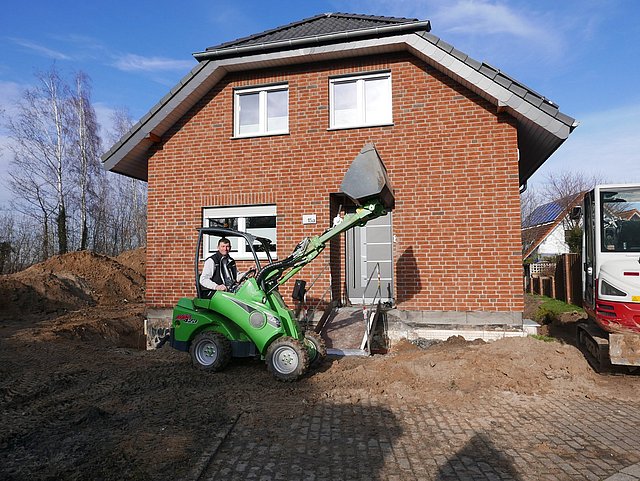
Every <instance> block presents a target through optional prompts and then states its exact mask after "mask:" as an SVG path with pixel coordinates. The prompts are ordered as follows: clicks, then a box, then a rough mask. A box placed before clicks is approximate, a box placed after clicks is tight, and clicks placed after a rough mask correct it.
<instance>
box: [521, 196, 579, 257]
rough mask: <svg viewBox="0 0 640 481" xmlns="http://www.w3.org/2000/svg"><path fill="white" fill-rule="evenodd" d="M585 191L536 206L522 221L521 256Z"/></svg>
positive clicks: (539, 241)
mask: <svg viewBox="0 0 640 481" xmlns="http://www.w3.org/2000/svg"><path fill="white" fill-rule="evenodd" d="M585 193H586V192H580V193H578V194H572V195H568V196H566V197H563V198H561V199H558V200H555V201H553V202H549V203H548V204H543V205H540V206H538V207H536V208H535V209H534V210H533V212H532V213H531V214H530V215H529V216H527V218H526V219H524V220H523V222H522V258H523V259H526V258H527V257H529V256H530V255H531V254H533V252H534V251H535V250H536V249H537V248H538V247H539V246H540V244H542V243H543V242H544V240H545V239H546V238H547V237H548V236H549V235H550V234H551V233H552V232H553V230H554V229H555V228H556V227H557V226H558V224H560V223H561V222H562V221H563V220H564V219H565V218H566V217H567V216H568V215H569V213H570V212H571V209H573V208H574V207H575V206H577V205H580V203H581V202H582V199H583V198H584V195H585Z"/></svg>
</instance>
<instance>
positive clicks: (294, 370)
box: [266, 336, 309, 382]
mask: <svg viewBox="0 0 640 481" xmlns="http://www.w3.org/2000/svg"><path fill="white" fill-rule="evenodd" d="M266 363H267V369H268V370H269V372H270V373H271V374H272V375H273V377H275V378H276V379H277V380H278V381H285V382H291V381H295V380H297V379H299V378H300V377H301V376H303V375H304V374H305V373H306V372H307V370H308V369H309V353H308V352H307V348H306V347H305V346H304V344H303V343H302V342H300V341H298V340H297V339H293V338H292V337H288V336H284V337H281V338H279V339H276V340H275V341H273V342H272V343H271V345H270V346H269V348H268V349H267V358H266Z"/></svg>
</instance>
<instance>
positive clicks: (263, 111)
mask: <svg viewBox="0 0 640 481" xmlns="http://www.w3.org/2000/svg"><path fill="white" fill-rule="evenodd" d="M274 91H286V92H287V125H286V127H285V128H284V129H279V130H271V131H270V130H268V122H267V120H268V117H267V114H268V112H267V92H274ZM256 93H257V94H258V96H259V97H258V98H259V102H258V132H251V133H245V134H241V133H240V97H241V96H242V95H246V94H256ZM288 133H289V84H286V83H285V84H278V85H264V86H260V87H246V88H245V87H242V88H236V89H234V90H233V136H234V138H245V137H264V136H268V135H283V134H288Z"/></svg>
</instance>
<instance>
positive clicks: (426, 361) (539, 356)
mask: <svg viewBox="0 0 640 481" xmlns="http://www.w3.org/2000/svg"><path fill="white" fill-rule="evenodd" d="M325 374H326V375H327V376H329V377H330V378H331V384H332V390H333V391H334V392H338V391H343V392H349V393H350V394H351V395H353V393H354V392H355V393H357V395H358V396H361V397H367V396H371V395H385V396H392V397H397V398H401V399H406V400H408V401H410V402H417V401H419V400H432V401H439V402H446V403H447V404H451V403H455V402H456V401H459V402H467V401H469V399H470V398H484V397H490V396H495V395H496V394H499V393H501V392H510V393H514V394H518V395H540V394H547V393H554V394H558V393H562V394H577V395H580V396H583V395H584V396H597V395H598V394H603V393H604V394H607V393H608V394H613V393H615V394H616V395H617V396H618V397H620V396H622V398H624V396H628V399H633V398H634V397H635V395H636V394H634V393H633V392H632V391H629V392H628V393H625V392H624V391H622V392H620V391H618V390H617V389H618V388H619V386H618V387H616V388H615V389H616V390H615V391H612V392H609V391H608V390H607V386H606V382H605V383H604V385H603V383H602V381H603V378H602V377H600V376H598V375H597V374H596V373H594V371H593V369H592V368H591V367H590V366H589V364H588V363H587V361H586V360H585V358H584V355H583V354H582V353H581V352H580V351H579V350H578V349H577V348H576V347H575V346H572V345H569V344H565V343H562V342H558V341H556V342H544V341H540V340H537V339H534V338H531V337H524V338H523V337H513V338H505V339H501V340H498V341H494V342H489V343H484V342H467V341H464V340H462V338H460V337H457V336H456V337H453V338H450V339H449V340H448V341H445V342H441V343H438V344H435V345H431V346H429V347H428V348H427V349H421V348H419V347H417V346H415V345H414V344H412V343H410V342H408V341H403V342H400V343H398V344H397V345H396V346H394V349H393V351H392V352H391V353H389V354H387V355H386V356H375V357H374V358H373V359H370V360H368V361H367V362H366V364H365V363H363V362H361V361H360V360H358V359H353V358H345V359H341V360H339V361H337V362H335V363H334V364H333V365H332V366H331V368H330V369H329V370H328V371H327V372H326V373H323V374H321V375H318V376H319V377H320V378H321V377H322V376H323V375H325ZM354 389H355V391H354Z"/></svg>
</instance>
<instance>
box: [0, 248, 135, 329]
mask: <svg viewBox="0 0 640 481" xmlns="http://www.w3.org/2000/svg"><path fill="white" fill-rule="evenodd" d="M144 258H145V249H136V250H134V251H129V252H127V253H124V254H122V255H121V256H119V257H117V258H112V257H108V256H104V255H100V254H95V253H93V252H89V251H80V252H71V253H68V254H64V255H60V256H55V257H52V258H50V259H48V260H47V261H45V262H42V263H40V264H36V265H33V266H31V267H29V268H28V269H26V270H24V271H21V272H18V273H16V274H11V275H4V276H1V277H0V319H16V318H30V317H34V316H37V317H40V318H51V317H53V316H56V315H60V314H63V313H66V312H69V311H73V310H77V309H83V308H87V307H92V306H118V305H123V304H128V303H133V304H135V303H141V302H143V301H144V289H145V261H144Z"/></svg>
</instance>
